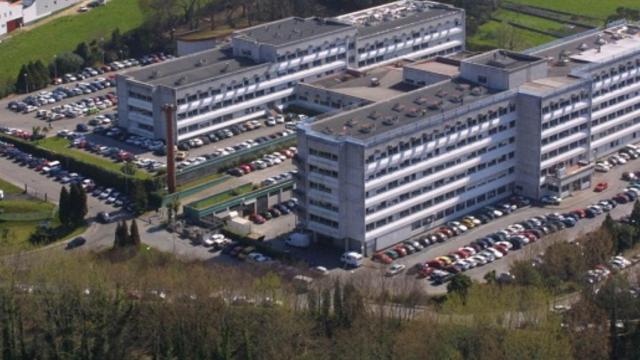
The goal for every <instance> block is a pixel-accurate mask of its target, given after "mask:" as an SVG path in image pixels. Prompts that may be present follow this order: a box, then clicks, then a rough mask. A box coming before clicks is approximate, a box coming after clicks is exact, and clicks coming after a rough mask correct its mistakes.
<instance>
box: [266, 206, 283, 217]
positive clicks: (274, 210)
mask: <svg viewBox="0 0 640 360" xmlns="http://www.w3.org/2000/svg"><path fill="white" fill-rule="evenodd" d="M269 212H270V213H271V215H273V217H279V216H280V215H282V213H281V212H280V210H278V209H276V208H271V209H269Z"/></svg>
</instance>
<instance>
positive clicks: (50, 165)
mask: <svg viewBox="0 0 640 360" xmlns="http://www.w3.org/2000/svg"><path fill="white" fill-rule="evenodd" d="M58 166H60V161H51V162H47V167H48V168H50V169H53V168H55V167H58Z"/></svg>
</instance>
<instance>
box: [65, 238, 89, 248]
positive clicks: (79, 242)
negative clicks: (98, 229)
mask: <svg viewBox="0 0 640 360" xmlns="http://www.w3.org/2000/svg"><path fill="white" fill-rule="evenodd" d="M86 242H87V239H85V238H83V237H82V236H78V237H77V238H75V239H73V240H71V241H69V242H68V243H67V246H66V249H67V250H70V249H75V248H77V247H80V246H82V245H84V244H85V243H86Z"/></svg>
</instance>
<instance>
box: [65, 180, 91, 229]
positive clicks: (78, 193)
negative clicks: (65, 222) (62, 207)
mask: <svg viewBox="0 0 640 360" xmlns="http://www.w3.org/2000/svg"><path fill="white" fill-rule="evenodd" d="M69 203H70V204H71V205H70V208H71V209H70V211H69V213H70V220H71V222H72V223H73V224H75V225H80V224H82V223H83V222H84V217H85V216H86V215H87V195H86V194H84V195H83V190H82V187H81V186H80V185H78V184H72V185H71V191H70V192H69Z"/></svg>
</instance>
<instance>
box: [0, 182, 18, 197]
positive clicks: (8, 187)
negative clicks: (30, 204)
mask: <svg viewBox="0 0 640 360" xmlns="http://www.w3.org/2000/svg"><path fill="white" fill-rule="evenodd" d="M0 190H2V191H4V194H5V195H7V194H20V193H22V189H21V188H19V187H17V186H15V185H13V184H11V183H9V182H6V181H4V180H2V179H0Z"/></svg>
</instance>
